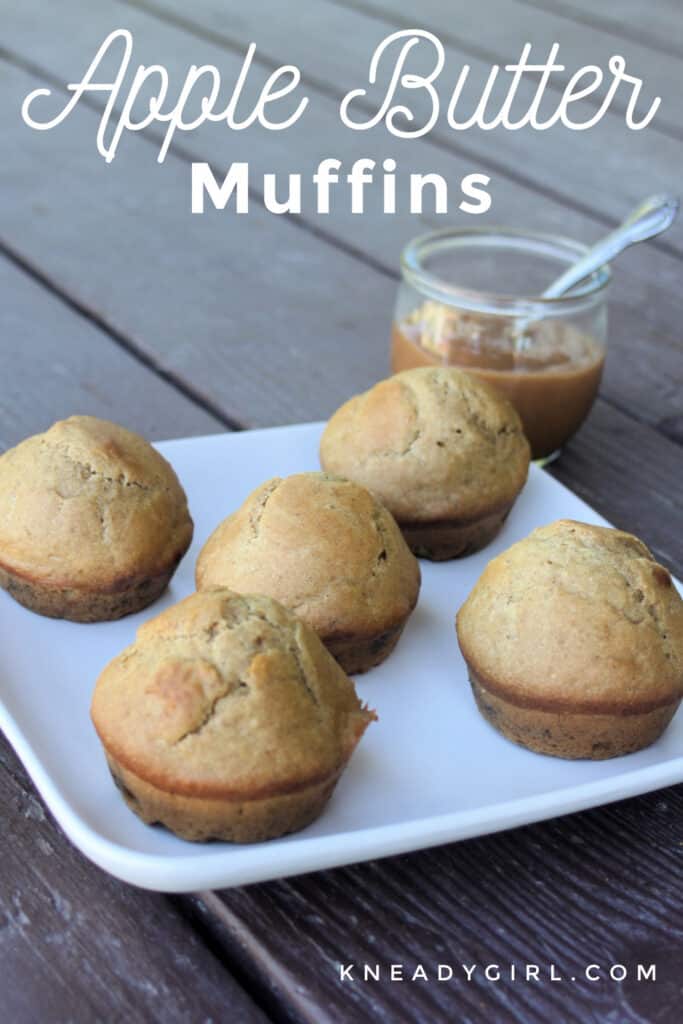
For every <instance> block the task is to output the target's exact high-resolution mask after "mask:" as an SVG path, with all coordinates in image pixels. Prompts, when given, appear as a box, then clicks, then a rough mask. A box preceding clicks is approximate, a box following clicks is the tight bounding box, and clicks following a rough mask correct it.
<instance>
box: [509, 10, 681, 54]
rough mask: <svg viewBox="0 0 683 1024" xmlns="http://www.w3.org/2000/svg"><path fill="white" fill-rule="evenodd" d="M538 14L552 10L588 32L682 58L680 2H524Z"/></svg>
mask: <svg viewBox="0 0 683 1024" xmlns="http://www.w3.org/2000/svg"><path fill="white" fill-rule="evenodd" d="M522 2H523V3H527V4H528V5H529V6H530V7H536V8H538V10H539V11H541V12H545V11H547V10H552V11H554V12H556V13H557V14H559V15H562V16H563V17H565V18H573V19H574V20H576V21H577V22H578V23H579V24H580V25H583V26H585V27H586V28H588V29H593V28H595V27H597V28H600V29H602V30H603V31H605V32H609V33H610V34H612V35H613V36H615V37H616V38H617V39H619V38H621V37H623V38H624V39H635V40H636V41H637V42H639V43H640V44H642V45H643V46H649V47H651V48H652V49H654V50H661V51H662V52H663V53H668V54H669V55H670V56H672V57H676V58H679V59H680V58H681V57H683V27H682V26H681V7H680V3H679V2H678V0H648V2H647V3H646V4H644V3H643V2H642V0H616V2H615V0H612V2H611V3H610V4H600V6H599V7H598V6H597V5H596V4H595V2H594V0H569V2H567V0H522Z"/></svg>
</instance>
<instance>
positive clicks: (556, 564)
mask: <svg viewBox="0 0 683 1024" xmlns="http://www.w3.org/2000/svg"><path fill="white" fill-rule="evenodd" d="M457 633H458V641H459V643H460V648H461V651H462V654H463V657H464V658H465V661H466V662H467V665H468V669H469V674H470V681H471V684H472V689H473V692H474V695H475V698H476V701H477V705H478V707H479V709H480V711H481V712H482V714H483V715H484V717H486V718H487V719H488V720H489V721H490V722H491V724H492V725H494V726H495V727H496V728H497V729H499V731H501V732H502V733H503V734H504V735H505V736H507V737H508V738H509V739H512V740H514V741H515V742H517V743H520V744H522V745H523V746H527V747H529V748H530V749H531V750H536V751H538V752H540V753H546V754H554V755H555V756H558V757H568V758H580V757H581V758H594V759H598V758H607V757H616V756H618V755H621V754H626V753H630V752H631V751H634V750H639V749H641V748H642V747H645V746H647V745H649V744H650V743H652V742H653V741H654V740H655V739H657V737H658V736H659V735H661V733H662V731H663V730H664V729H665V728H666V726H667V725H668V723H669V722H670V721H671V718H672V717H673V715H674V714H675V712H676V709H677V708H678V706H679V704H680V701H681V698H682V697H683V601H682V600H681V598H680V596H679V594H678V592H677V591H676V588H675V587H674V585H673V583H672V581H671V577H670V575H669V573H668V572H667V570H666V569H665V568H664V567H663V566H661V565H659V564H658V563H657V562H656V561H655V560H654V558H653V557H652V555H651V553H650V551H649V550H648V549H647V547H646V546H645V545H644V544H643V543H642V542H641V541H640V540H638V539H637V538H636V537H633V536H632V535H631V534H627V533H623V532H621V531H619V530H613V529H609V528H606V527H599V526H590V525H588V524H585V523H577V522H571V521H569V520H560V521H558V522H556V523H552V524H551V525H550V526H545V527H542V528H541V529H538V530H535V531H534V532H533V533H532V534H531V535H530V536H529V537H527V538H526V539H525V540H523V541H520V542H519V543H517V544H513V545H512V547H511V548H509V549H508V550H507V551H505V552H503V553H502V554H501V555H499V556H498V557H497V558H495V559H493V561H492V562H490V563H489V564H488V566H487V567H486V569H485V570H484V572H483V574H482V576H481V577H480V579H479V580H478V582H477V584H476V585H475V587H474V589H473V591H472V593H471V594H470V596H469V597H468V599H467V601H466V602H465V604H464V605H463V606H462V608H461V609H460V611H459V612H458V616H457Z"/></svg>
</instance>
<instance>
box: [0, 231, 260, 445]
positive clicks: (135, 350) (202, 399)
mask: <svg viewBox="0 0 683 1024" xmlns="http://www.w3.org/2000/svg"><path fill="white" fill-rule="evenodd" d="M0 254H1V255H2V256H4V257H5V259H7V260H8V261H9V262H10V263H12V264H13V265H14V266H15V267H18V268H19V269H20V270H21V271H23V272H24V273H25V274H27V275H28V276H29V277H30V278H32V280H34V281H35V282H36V283H37V284H39V285H40V286H41V287H42V288H45V289H46V291H48V292H49V293H50V294H51V295H54V296H55V298H57V299H59V300H60V301H61V302H63V303H64V305H65V306H68V307H69V309H71V310H72V311H73V312H74V313H76V314H77V315H78V316H80V317H83V319H85V320H88V321H89V322H90V323H91V324H93V325H94V326H95V327H97V328H98V329H99V330H100V331H101V332H102V333H103V334H105V335H106V336H107V338H109V340H110V341H112V342H113V343H114V344H115V345H117V346H118V347H119V348H121V349H123V350H124V351H125V352H127V353H128V355H130V356H131V357H132V358H133V359H135V360H136V362H138V363H140V364H141V365H142V366H144V367H145V368H146V369H148V370H151V371H152V373H154V374H155V375H156V376H157V377H159V378H160V379H161V380H163V381H164V382H165V383H166V384H169V385H170V386H171V387H172V388H173V389H174V390H175V391H177V392H178V393H179V394H181V395H183V397H184V398H187V399H189V400H190V401H191V402H193V403H194V404H195V405H196V406H198V407H199V408H201V409H203V410H204V412H206V413H208V414H209V415H211V416H213V417H214V419H216V420H218V422H219V423H221V424H222V425H223V426H224V427H225V428H226V429H227V430H233V431H235V430H243V429H244V426H243V424H241V423H239V422H238V421H237V420H235V419H233V418H232V417H231V416H228V415H227V414H226V413H225V412H224V411H223V409H221V407H220V406H219V405H217V404H216V402H214V401H212V399H210V398H209V397H208V396H207V395H204V394H202V392H200V391H199V390H198V389H197V388H195V387H194V386H193V385H192V384H190V383H189V382H188V381H186V380H184V379H183V378H182V377H180V376H179V375H178V374H176V373H173V371H172V370H167V369H166V368H165V367H164V366H162V365H161V363H159V361H158V360H156V359H154V358H153V357H152V356H150V355H149V354H148V353H147V352H145V351H144V350H143V349H141V348H140V347H139V346H138V345H137V344H136V343H135V342H134V341H133V340H132V339H131V338H129V337H127V336H126V335H125V334H123V333H122V332H121V331H119V330H118V329H117V328H116V327H114V326H112V324H110V323H109V322H108V321H107V320H106V319H105V318H104V317H103V316H102V315H101V314H100V313H98V312H97V311H96V310H95V309H93V308H92V307H91V306H88V305H86V304H85V303H84V302H81V301H80V299H77V298H75V297H74V296H73V295H70V294H69V293H68V292H66V291H65V290H64V289H63V288H61V287H60V286H59V285H58V284H57V283H56V282H55V281H53V280H52V279H51V277H50V276H49V275H48V274H46V273H45V272H44V271H42V270H41V269H40V268H39V267H36V266H35V265H34V264H33V263H31V262H30V261H29V260H27V259H25V258H24V257H23V256H22V255H21V254H20V253H18V252H16V251H15V250H14V249H13V248H12V247H11V246H10V245H8V244H7V242H5V241H4V240H3V239H0Z"/></svg>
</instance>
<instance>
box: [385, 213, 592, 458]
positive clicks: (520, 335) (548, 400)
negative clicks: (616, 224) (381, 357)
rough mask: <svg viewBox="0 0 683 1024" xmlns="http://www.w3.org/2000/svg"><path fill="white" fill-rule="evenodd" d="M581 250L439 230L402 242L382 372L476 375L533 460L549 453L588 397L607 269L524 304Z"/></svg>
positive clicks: (569, 244)
mask: <svg viewBox="0 0 683 1024" xmlns="http://www.w3.org/2000/svg"><path fill="white" fill-rule="evenodd" d="M587 248H588V247H587V246H585V245H583V244H581V243H580V242H574V241H571V240H570V239H567V238H560V237H555V236H553V235H545V234H539V233H535V232H522V231H514V230H509V229H507V228H467V229H460V230H457V229H452V228H448V229H446V230H443V231H435V232H432V233H431V234H428V235H422V236H421V237H420V238H417V239H415V240H414V241H412V242H410V243H409V245H407V246H406V248H405V249H404V250H403V253H402V256H401V271H402V275H403V280H402V283H401V285H400V287H399V292H398V298H397V301H396V309H395V312H394V322H393V327H392V341H391V364H392V370H393V371H394V372H395V373H396V372H397V371H399V370H406V369H408V368H410V367H413V366H426V365H433V364H437V365H440V364H443V365H451V366H459V367H461V368H462V369H464V370H467V371H468V372H470V373H473V374H476V375H477V376H478V377H481V378H483V379H484V380H485V381H487V382H488V383H489V384H492V385H493V386H494V387H495V388H497V389H498V390H499V391H500V392H501V393H502V394H504V395H505V396H506V397H507V398H508V399H509V400H510V401H511V402H512V404H513V405H514V406H515V408H516V409H517V411H518V413H519V415H520V416H521V419H522V423H523V425H524V430H525V433H526V435H527V437H528V438H529V442H530V444H531V449H532V457H533V458H535V459H537V458H542V457H544V456H548V455H550V454H551V453H553V452H556V451H557V450H558V449H560V448H561V446H562V445H563V444H564V443H565V441H567V439H568V438H570V437H571V436H572V434H574V433H575V432H576V431H577V430H578V428H579V426H580V425H581V423H582V422H583V420H584V419H585V417H586V416H587V415H588V412H589V410H590V408H591V406H592V404H593V402H594V400H595V396H596V394H597V391H598V386H599V384H600V378H601V375H602V368H603V365H604V362H605V348H606V343H607V291H608V287H607V286H608V284H609V281H610V272H609V269H608V268H607V267H602V268H601V269H600V270H598V271H596V272H595V273H594V274H592V275H591V276H590V277H588V278H586V280H584V281H582V282H581V283H580V284H579V285H577V286H576V287H575V288H574V289H572V291H571V292H570V293H569V294H567V295H564V296H562V297H561V298H558V299H543V298H536V297H534V296H537V295H539V296H540V295H541V294H542V292H543V291H544V290H545V289H546V288H547V287H548V286H549V285H550V284H551V283H552V281H553V280H555V278H556V277H559V275H560V274H561V273H562V272H563V271H564V270H565V269H566V268H567V266H569V265H570V264H571V263H574V262H575V261H576V260H577V259H579V257H581V256H583V255H584V254H585V253H586V251H587Z"/></svg>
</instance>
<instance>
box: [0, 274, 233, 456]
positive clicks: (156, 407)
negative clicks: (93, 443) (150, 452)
mask: <svg viewBox="0 0 683 1024" xmlns="http://www.w3.org/2000/svg"><path fill="white" fill-rule="evenodd" d="M0 294H1V295H2V297H3V299H2V305H1V307H0V334H1V335H2V338H3V343H2V345H0V378H1V379H2V381H3V386H2V391H1V392H0V451H4V449H5V448H9V447H10V446H12V445H14V444H17V443H18V442H19V441H20V440H22V439H23V438H24V437H26V436H27V435H29V434H33V433H36V432H37V431H39V430H43V429H45V428H47V427H48V426H49V425H50V424H51V423H53V422H54V421H55V420H58V419H62V418H63V417H65V416H70V415H73V414H74V413H87V414H89V415H93V416H102V417H103V418H105V419H111V420H114V421H116V422H119V423H122V424H123V425H124V426H127V427H130V429H131V430H137V431H138V432H139V433H141V434H142V435H143V436H144V437H148V438H150V439H151V440H160V439H161V438H165V437H185V436H188V435H189V436H191V435H200V434H210V433H215V432H216V431H218V430H222V429H224V427H223V426H222V424H221V423H220V422H219V421H218V420H216V419H215V418H214V417H212V416H211V415H209V414H208V413H206V412H205V411H204V410H203V409H202V408H201V407H199V406H198V405H196V404H195V403H193V402H191V401H190V400H189V399H187V398H185V397H184V396H183V395H182V394H180V393H179V392H178V391H177V390H176V389H175V388H173V387H171V386H170V385H169V384H166V383H165V382H164V381H163V380H161V379H160V378H159V377H158V376H157V375H156V374H155V373H153V372H152V371H151V370H150V369H148V368H147V367H145V366H142V365H140V363H139V362H138V361H137V360H136V359H134V358H133V357H132V356H130V355H129V354H128V353H127V352H126V351H124V350H123V349H121V348H120V347H119V346H118V345H117V344H115V342H113V341H112V340H111V339H110V338H109V337H107V335H106V334H105V333H103V332H102V331H101V330H99V329H98V328H97V327H95V326H94V325H93V324H92V323H91V322H90V321H88V320H87V319H86V318H84V317H82V316H79V315H78V314H77V313H75V312H74V311H73V310H72V309H70V308H69V306H68V305H66V304H65V303H64V302H62V301H61V300H60V299H59V298H58V297H57V296H55V295H51V294H50V292H49V291H47V290H46V289H45V288H43V287H41V285H40V284H39V283H38V282H36V281H35V280H34V279H33V278H31V277H30V276H29V275H28V274H26V273H25V272H24V271H22V270H21V269H19V268H18V267H16V266H14V265H13V264H12V263H11V262H10V261H9V260H7V259H5V258H3V257H1V256H0Z"/></svg>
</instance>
